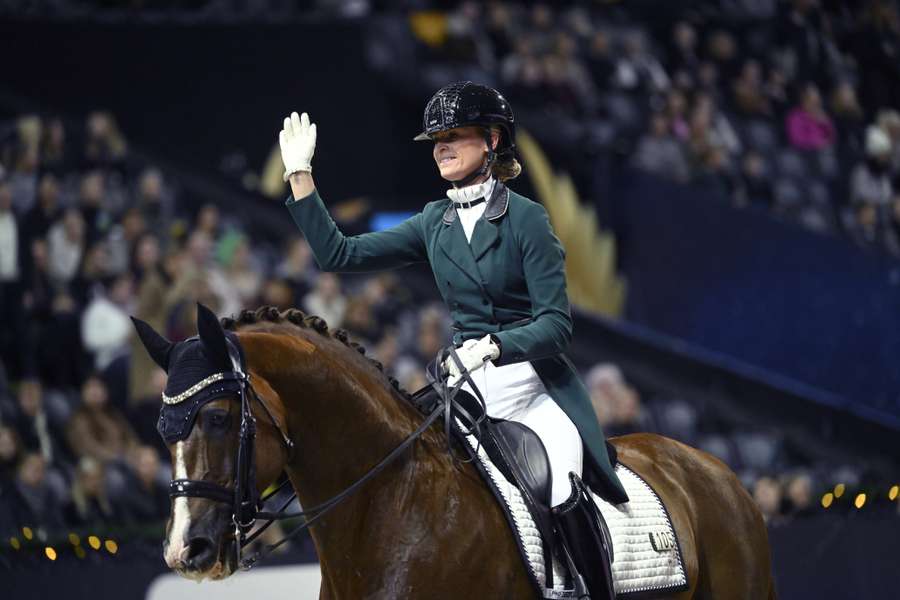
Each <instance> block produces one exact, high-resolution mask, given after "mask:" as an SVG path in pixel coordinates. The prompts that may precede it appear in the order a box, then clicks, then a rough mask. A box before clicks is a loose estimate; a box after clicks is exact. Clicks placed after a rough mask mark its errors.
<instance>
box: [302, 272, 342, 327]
mask: <svg viewBox="0 0 900 600" xmlns="http://www.w3.org/2000/svg"><path fill="white" fill-rule="evenodd" d="M303 309H304V310H305V311H306V312H307V313H308V314H311V315H316V316H318V317H322V318H323V319H325V321H326V322H327V323H328V325H329V327H341V324H342V323H343V322H344V314H345V313H346V311H347V298H346V297H345V296H344V295H343V293H342V292H341V280H340V279H338V277H337V275H335V274H334V273H320V274H319V276H318V278H316V286H315V288H314V289H313V291H312V292H310V293H309V294H307V295H306V297H305V298H304V299H303Z"/></svg>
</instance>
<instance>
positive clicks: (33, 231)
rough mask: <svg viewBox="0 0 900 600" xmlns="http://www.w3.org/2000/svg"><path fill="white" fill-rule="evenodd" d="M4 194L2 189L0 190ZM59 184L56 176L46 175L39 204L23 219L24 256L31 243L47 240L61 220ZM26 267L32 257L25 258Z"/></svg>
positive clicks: (41, 187)
mask: <svg viewBox="0 0 900 600" xmlns="http://www.w3.org/2000/svg"><path fill="white" fill-rule="evenodd" d="M0 194H2V189H0ZM59 214H60V213H59V182H58V180H57V178H56V176H54V175H52V174H50V173H45V174H44V175H42V176H41V180H40V183H39V184H38V191H37V202H36V203H35V205H34V206H32V207H31V210H29V211H28V212H26V213H25V216H24V217H23V219H22V228H21V233H22V236H21V247H22V249H23V251H22V253H23V255H28V254H30V253H29V252H28V251H29V250H30V248H31V242H32V241H33V240H35V239H37V238H45V237H46V236H47V234H48V233H49V232H50V227H52V225H53V223H55V222H56V220H57V219H58V218H59ZM22 258H23V259H24V260H25V263H23V264H25V265H27V264H30V256H23V257H22Z"/></svg>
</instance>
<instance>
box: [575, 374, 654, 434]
mask: <svg viewBox="0 0 900 600" xmlns="http://www.w3.org/2000/svg"><path fill="white" fill-rule="evenodd" d="M585 383H586V384H587V387H588V391H589V392H590V396H591V404H592V405H593V407H594V413H595V414H596V415H597V420H598V421H599V422H600V424H601V425H602V426H603V430H604V431H606V432H607V435H609V436H614V435H625V434H628V433H636V432H638V431H648V430H651V429H652V428H651V427H650V426H649V422H648V417H647V415H646V414H645V413H644V410H643V408H642V406H641V398H640V395H638V393H637V390H635V389H634V388H633V387H632V386H630V385H629V384H628V383H627V382H626V381H625V377H624V376H623V375H622V371H621V369H619V367H617V366H616V365H613V364H609V363H601V364H599V365H596V366H594V367H593V368H592V369H591V370H590V371H589V372H588V375H587V377H586V378H585Z"/></svg>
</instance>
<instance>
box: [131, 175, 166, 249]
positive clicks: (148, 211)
mask: <svg viewBox="0 0 900 600" xmlns="http://www.w3.org/2000/svg"><path fill="white" fill-rule="evenodd" d="M173 204H174V200H173V198H172V196H171V194H170V193H168V191H167V190H166V187H165V184H164V182H163V176H162V173H161V172H160V171H159V169H156V168H155V167H148V168H147V169H144V171H143V172H142V173H141V176H140V179H139V180H138V191H137V197H136V198H135V202H134V208H135V209H137V210H139V211H140V213H141V215H142V216H143V217H144V223H145V226H146V228H147V229H148V230H149V231H152V232H153V233H155V234H156V235H157V237H160V238H162V237H164V236H165V234H166V231H165V230H166V227H167V226H168V224H169V223H171V221H172V219H173V218H174V206H173Z"/></svg>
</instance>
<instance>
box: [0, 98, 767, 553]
mask: <svg viewBox="0 0 900 600" xmlns="http://www.w3.org/2000/svg"><path fill="white" fill-rule="evenodd" d="M6 125H8V127H7V131H9V132H10V135H8V136H7V137H6V138H4V142H3V144H2V145H0V166H2V167H0V168H2V176H0V320H2V322H3V323H4V326H3V328H2V330H0V534H2V535H3V536H4V537H5V536H7V534H9V535H13V534H14V533H15V532H16V531H20V530H21V528H22V527H23V526H29V527H31V528H33V529H34V530H36V531H38V532H39V535H45V536H52V535H54V534H56V535H60V534H62V532H65V531H69V530H72V529H75V530H78V529H84V530H89V529H91V528H97V527H109V526H128V525H134V526H139V525H142V524H147V523H161V521H162V520H163V519H164V518H165V517H166V516H167V515H168V509H169V498H168V494H167V484H168V480H169V479H170V476H171V470H170V465H169V456H168V452H167V450H166V449H165V446H164V445H163V444H162V441H161V440H160V438H159V435H158V433H157V432H156V429H155V427H156V420H157V416H158V411H159V406H160V394H161V392H162V390H163V389H164V387H165V382H166V375H165V373H164V372H163V371H162V370H161V369H159V368H158V367H157V366H156V365H155V364H153V363H152V362H151V361H150V359H149V358H148V357H147V355H146V353H145V352H144V351H143V349H142V347H141V346H140V343H139V341H137V339H136V338H135V336H134V333H133V331H132V327H131V323H130V320H129V316H131V315H134V316H137V317H139V318H141V319H143V320H145V321H147V322H149V323H150V324H152V325H153V327H154V328H156V329H157V330H158V331H160V332H163V333H164V334H165V335H166V336H167V337H168V338H169V339H173V340H177V339H183V338H185V337H188V336H190V335H192V334H193V333H194V332H195V323H194V318H195V312H196V311H195V310H194V306H195V303H196V302H203V303H204V304H206V305H208V306H210V307H212V308H213V309H214V310H215V311H216V312H217V313H218V314H220V315H228V314H234V313H236V312H238V311H239V310H240V309H241V308H243V307H256V306H259V305H262V304H269V305H273V306H277V307H279V308H281V309H286V308H290V307H295V306H296V307H300V308H302V309H304V310H305V311H307V312H308V313H310V314H316V315H319V316H321V317H323V318H325V319H326V321H327V322H328V323H329V325H330V326H331V327H341V328H344V329H346V330H348V331H349V332H350V334H351V335H352V337H354V338H355V339H357V340H359V341H361V342H362V343H364V344H365V345H367V346H368V348H369V351H370V353H371V354H373V355H374V356H375V357H376V358H378V359H379V360H380V361H381V362H382V363H383V364H384V365H385V368H386V369H387V371H388V372H390V373H392V374H393V375H394V376H395V377H396V378H397V379H398V380H399V381H400V384H401V385H402V386H403V387H404V388H405V389H407V390H410V391H414V390H417V389H419V388H420V387H422V386H424V385H425V383H426V381H425V378H424V365H425V364H427V362H429V361H430V360H432V359H433V358H434V356H435V355H436V353H437V352H438V350H439V348H440V347H441V346H442V345H444V344H445V343H446V341H447V340H448V339H449V335H448V334H449V322H448V315H447V313H446V311H445V309H444V307H443V305H441V304H434V303H430V302H429V299H433V298H435V295H434V293H433V291H416V289H415V288H414V287H412V286H408V285H406V284H401V283H400V281H399V280H398V278H397V276H396V275H395V274H393V273H382V274H378V275H374V276H367V277H360V276H355V277H339V276H337V275H334V274H331V273H320V272H319V271H318V270H317V268H316V266H315V263H314V261H313V260H312V256H311V252H310V249H309V246H308V245H307V244H306V242H305V241H304V240H303V239H302V238H301V237H299V236H298V237H292V238H290V239H287V240H284V243H283V245H282V246H281V248H280V249H279V251H278V252H277V253H274V254H272V253H267V252H264V251H262V249H261V248H262V246H261V245H260V244H255V243H253V242H252V241H251V239H250V238H249V236H248V234H247V233H246V232H245V231H244V230H243V228H242V227H241V224H240V223H236V222H229V221H228V219H225V218H223V217H222V215H220V213H219V210H218V209H217V207H216V206H213V205H202V206H200V208H199V209H198V210H196V211H193V212H190V211H186V209H185V208H184V207H185V206H186V205H187V203H185V202H183V201H182V198H181V196H180V194H181V192H179V188H178V186H177V185H176V184H175V182H172V181H168V180H167V177H166V175H165V174H164V173H163V172H161V171H160V170H159V169H157V168H154V167H153V166H149V165H145V164H142V163H140V162H139V161H136V160H133V159H132V158H131V157H130V155H129V150H128V144H127V142H126V140H125V137H124V136H123V135H122V133H121V132H120V131H119V128H118V126H117V125H116V121H115V119H114V117H113V116H112V115H110V114H108V113H104V112H95V113H91V114H90V115H88V116H87V118H86V119H85V120H84V122H83V123H77V124H74V125H70V126H67V125H66V124H65V123H64V121H63V120H62V119H59V118H56V117H52V116H51V117H37V116H23V117H19V118H16V119H14V120H12V121H11V122H10V123H7V124H6ZM339 212H340V211H336V214H339ZM338 218H339V219H340V217H338ZM343 225H344V227H345V229H346V230H347V231H353V229H354V228H355V227H359V224H356V225H354V223H352V222H346V223H344V224H343ZM587 382H588V384H589V386H590V388H591V391H592V397H593V398H594V401H595V407H596V409H597V413H598V418H600V420H601V422H602V423H603V425H604V427H605V428H606V430H607V431H608V432H609V434H610V435H615V434H621V433H628V432H631V431H659V432H662V433H666V434H668V435H672V436H673V437H676V438H678V439H682V440H684V441H686V442H689V443H699V444H700V445H701V447H708V449H712V451H714V452H715V453H717V454H718V455H720V456H723V454H722V452H726V451H727V450H722V448H723V447H725V448H731V447H732V446H733V447H734V448H735V453H734V457H729V456H723V458H725V459H726V460H728V461H729V463H730V464H732V465H733V466H736V467H741V466H744V465H745V464H746V465H750V467H752V468H750V469H749V470H748V471H747V472H748V473H749V474H750V475H749V476H750V477H751V479H749V480H748V482H749V483H748V484H749V485H751V486H752V485H756V476H757V475H761V474H764V473H768V472H774V470H776V469H779V468H783V467H784V465H783V464H780V463H776V462H774V459H773V456H774V455H772V456H769V458H770V459H772V460H770V462H768V463H765V464H763V463H761V462H760V461H759V460H757V462H755V463H754V462H752V461H753V460H754V459H752V458H748V455H747V454H746V453H745V452H744V451H743V449H742V450H740V452H738V451H737V449H738V448H743V446H741V445H740V444H738V443H737V442H733V441H729V439H728V438H723V439H724V440H725V441H722V440H718V441H717V439H716V438H715V435H712V434H711V435H712V437H710V436H706V437H704V435H702V434H701V432H702V428H700V426H699V422H698V417H697V413H696V409H695V408H691V406H690V405H689V404H687V403H684V402H680V403H679V402H675V403H674V404H673V403H671V402H666V401H660V402H654V403H650V404H648V406H649V408H648V407H647V406H644V405H643V404H642V403H641V400H640V397H639V395H638V394H637V392H636V391H635V390H634V389H633V388H631V387H630V386H629V385H628V384H627V383H625V381H624V379H623V377H622V374H621V372H619V370H618V369H617V368H616V367H615V366H613V365H599V366H597V367H596V368H594V369H593V370H592V371H591V372H590V373H589V374H588V376H587ZM692 411H693V412H692ZM716 426H717V427H718V428H719V429H717V430H716V431H720V430H721V424H716ZM773 443H774V442H773ZM704 444H705V446H704ZM717 444H718V445H717ZM751 446H752V444H751ZM732 458H733V459H734V460H739V462H734V461H733V460H732ZM779 506H781V505H779ZM779 510H781V508H779Z"/></svg>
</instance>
